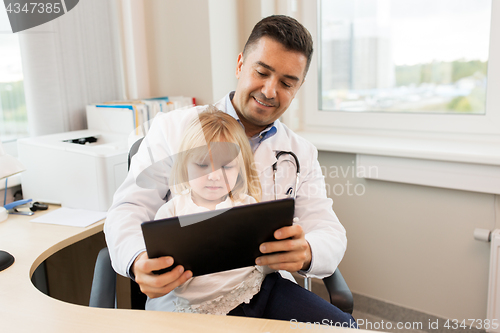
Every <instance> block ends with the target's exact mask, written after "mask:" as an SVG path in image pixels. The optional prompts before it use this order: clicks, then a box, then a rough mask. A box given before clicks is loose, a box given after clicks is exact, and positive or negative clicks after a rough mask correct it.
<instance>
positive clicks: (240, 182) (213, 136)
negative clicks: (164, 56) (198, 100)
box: [170, 106, 261, 201]
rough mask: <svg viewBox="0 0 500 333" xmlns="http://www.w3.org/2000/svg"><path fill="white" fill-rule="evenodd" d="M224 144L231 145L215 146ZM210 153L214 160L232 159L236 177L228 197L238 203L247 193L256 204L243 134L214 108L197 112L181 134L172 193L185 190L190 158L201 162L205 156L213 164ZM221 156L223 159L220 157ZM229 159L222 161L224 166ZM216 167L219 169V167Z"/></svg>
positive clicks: (257, 184)
mask: <svg viewBox="0 0 500 333" xmlns="http://www.w3.org/2000/svg"><path fill="white" fill-rule="evenodd" d="M225 142H228V143H234V145H233V144H228V145H226V144H219V145H218V144H217V143H225ZM207 145H208V146H207ZM218 148H219V149H218ZM221 150H222V152H221ZM213 152H215V154H216V157H217V160H220V159H221V158H223V157H226V158H228V157H229V158H231V157H232V156H235V157H236V160H237V162H238V168H239V173H238V178H237V180H236V184H235V185H234V187H233V189H232V190H231V191H230V192H229V196H230V198H231V199H232V200H237V201H239V200H241V199H243V197H242V196H241V195H242V194H247V195H250V196H252V197H253V198H254V199H255V200H257V201H260V199H261V186H260V181H259V176H258V175H257V172H256V171H255V170H254V169H253V164H254V160H253V154H252V149H251V148H250V144H249V142H248V138H247V136H246V134H245V131H244V130H243V127H242V126H241V125H240V124H239V123H238V121H237V120H236V119H234V118H233V117H231V116H230V115H228V114H227V113H224V112H222V111H220V110H217V108H215V107H214V106H209V107H208V108H207V109H206V110H204V111H203V112H201V113H199V114H198V117H197V118H195V119H194V120H193V121H192V122H191V124H190V125H189V127H188V128H187V130H186V132H185V133H184V137H183V139H182V142H181V145H180V149H179V154H177V159H176V161H175V162H174V166H173V168H172V173H171V177H170V188H171V189H172V192H173V193H174V194H181V193H183V192H184V191H185V190H187V189H189V180H190V179H189V178H188V172H187V166H188V163H189V162H190V161H192V160H193V159H197V160H199V161H202V160H204V159H205V158H207V157H210V159H211V161H212V162H213V160H212V157H213V156H212V155H213ZM222 154H224V155H225V156H221V155H222ZM209 155H210V156H209ZM233 159H234V158H232V159H231V160H233ZM231 160H227V161H225V162H226V163H228V162H231ZM219 167H221V166H220V165H219ZM211 171H212V170H211V169H210V172H211Z"/></svg>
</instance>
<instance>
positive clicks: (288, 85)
mask: <svg viewBox="0 0 500 333" xmlns="http://www.w3.org/2000/svg"><path fill="white" fill-rule="evenodd" d="M282 83H283V85H284V86H285V87H286V88H291V87H292V86H291V85H290V84H288V83H286V82H282Z"/></svg>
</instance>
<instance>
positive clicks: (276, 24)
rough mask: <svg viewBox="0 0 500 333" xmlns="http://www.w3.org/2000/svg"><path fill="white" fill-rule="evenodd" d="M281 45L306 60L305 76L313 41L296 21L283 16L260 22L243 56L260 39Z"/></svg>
mask: <svg viewBox="0 0 500 333" xmlns="http://www.w3.org/2000/svg"><path fill="white" fill-rule="evenodd" d="M264 36H266V37H269V38H272V39H273V40H275V41H277V42H279V43H281V44H282V45H283V46H284V47H285V48H286V49H287V50H290V51H297V52H300V53H302V54H303V55H304V56H306V58H307V64H306V68H305V73H304V76H305V74H306V73H307V71H308V70H309V65H310V64H311V58H312V54H313V40H312V37H311V34H310V33H309V31H308V30H307V29H306V28H305V27H304V26H303V25H302V24H300V23H299V22H298V21H297V20H296V19H294V18H292V17H289V16H285V15H271V16H268V17H265V18H263V19H262V20H260V21H259V22H258V23H257V24H256V25H255V27H254V28H253V30H252V33H251V34H250V37H248V40H247V42H246V44H245V47H244V48H243V55H244V56H245V55H246V54H247V52H248V51H249V50H250V49H251V48H252V46H253V45H254V44H255V43H257V42H258V41H259V39H261V38H262V37H264Z"/></svg>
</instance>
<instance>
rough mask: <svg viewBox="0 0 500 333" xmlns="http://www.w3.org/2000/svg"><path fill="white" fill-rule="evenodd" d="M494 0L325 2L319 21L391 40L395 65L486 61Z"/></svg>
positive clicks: (357, 32) (329, 0) (362, 34)
mask: <svg viewBox="0 0 500 333" xmlns="http://www.w3.org/2000/svg"><path fill="white" fill-rule="evenodd" d="M491 1H492V0H343V1H342V0H336V1H332V0H323V1H322V8H321V13H322V17H323V22H329V21H330V22H331V21H339V20H342V21H346V22H349V21H350V20H352V19H354V20H355V31H356V35H357V36H365V37H366V36H370V37H373V36H375V35H378V36H384V37H387V38H389V39H390V41H391V45H392V58H393V62H394V64H396V65H414V64H418V63H428V62H432V61H433V60H438V61H453V60H457V59H460V58H464V59H466V60H472V59H479V60H483V61H484V60H487V58H488V47H489V37H490V22H491Z"/></svg>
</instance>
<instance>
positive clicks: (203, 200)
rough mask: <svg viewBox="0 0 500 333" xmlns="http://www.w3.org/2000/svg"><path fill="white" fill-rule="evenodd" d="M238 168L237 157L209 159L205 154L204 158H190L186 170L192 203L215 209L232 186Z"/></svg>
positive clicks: (234, 182) (236, 176) (236, 177)
mask: <svg viewBox="0 0 500 333" xmlns="http://www.w3.org/2000/svg"><path fill="white" fill-rule="evenodd" d="M214 160H215V161H214ZM217 160H219V161H220V162H219V161H217ZM239 170H240V168H239V165H238V160H237V158H235V159H233V160H231V161H224V159H223V158H221V159H219V158H217V159H214V158H213V157H212V159H211V158H210V156H208V155H207V156H205V157H204V158H199V159H197V158H193V159H191V161H189V162H188V166H187V171H188V179H189V186H190V187H191V196H192V198H193V201H194V203H195V204H197V205H198V206H202V207H206V208H209V209H215V206H216V205H217V204H219V203H221V202H222V200H223V199H225V198H224V197H225V196H226V195H227V194H228V193H229V191H231V190H232V189H233V188H234V185H235V184H236V180H237V179H238V174H239Z"/></svg>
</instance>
